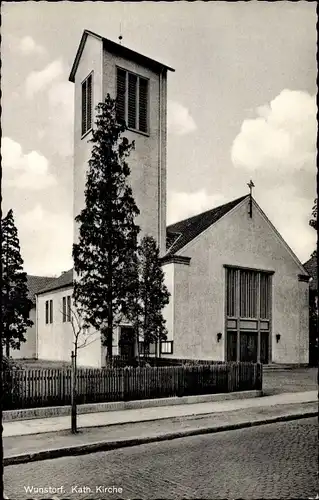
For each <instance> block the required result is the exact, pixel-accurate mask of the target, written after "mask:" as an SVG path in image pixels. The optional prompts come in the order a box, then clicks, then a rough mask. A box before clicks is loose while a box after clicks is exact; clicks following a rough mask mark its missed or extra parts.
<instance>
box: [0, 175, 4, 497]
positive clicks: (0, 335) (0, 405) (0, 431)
mask: <svg viewBox="0 0 319 500" xmlns="http://www.w3.org/2000/svg"><path fill="white" fill-rule="evenodd" d="M0 184H1V175H0ZM1 192H2V191H1V185H0V193H1ZM1 201H2V196H1V194H0V206H2V204H1ZM0 248H1V252H2V210H1V208H0ZM1 257H2V253H1ZM0 283H1V289H2V287H3V276H2V266H1V267H0ZM0 297H1V299H0V301H1V302H0V306H1V311H2V293H1V294H0ZM3 367H4V363H3V318H2V314H0V468H1V470H0V500H2V498H4V486H3V470H4V466H3V425H2V422H3V419H2V411H3V400H4V391H3V387H4V383H3V379H4V373H3Z"/></svg>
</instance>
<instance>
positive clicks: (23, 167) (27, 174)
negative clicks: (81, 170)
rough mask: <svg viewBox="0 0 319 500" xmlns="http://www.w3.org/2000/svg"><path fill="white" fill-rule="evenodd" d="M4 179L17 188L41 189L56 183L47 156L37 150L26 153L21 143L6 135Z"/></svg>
mask: <svg viewBox="0 0 319 500" xmlns="http://www.w3.org/2000/svg"><path fill="white" fill-rule="evenodd" d="M1 155H2V166H3V172H4V180H5V182H6V183H7V185H8V186H13V187H15V188H17V189H30V190H41V189H46V188H48V187H50V186H53V185H55V184H56V179H55V177H54V176H53V175H52V174H51V173H50V172H49V162H48V160H47V158H46V157H45V156H43V155H41V154H40V153H38V152H37V151H31V152H30V153H27V154H24V153H23V151H22V148H21V145H20V144H19V143H18V142H16V141H14V140H13V139H10V138H9V137H4V138H3V139H2V144H1Z"/></svg>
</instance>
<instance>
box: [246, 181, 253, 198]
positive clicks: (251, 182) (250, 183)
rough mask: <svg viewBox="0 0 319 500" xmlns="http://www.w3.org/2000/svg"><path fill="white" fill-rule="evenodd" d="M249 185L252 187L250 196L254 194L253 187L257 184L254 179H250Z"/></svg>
mask: <svg viewBox="0 0 319 500" xmlns="http://www.w3.org/2000/svg"><path fill="white" fill-rule="evenodd" d="M247 186H248V187H249V189H250V196H252V194H253V188H254V187H255V184H254V183H253V181H252V180H251V179H250V181H249V182H248V184H247Z"/></svg>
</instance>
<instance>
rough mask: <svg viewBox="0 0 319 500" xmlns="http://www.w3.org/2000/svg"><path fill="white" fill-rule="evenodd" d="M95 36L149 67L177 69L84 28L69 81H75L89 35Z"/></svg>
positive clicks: (104, 43) (166, 69) (118, 51)
mask: <svg viewBox="0 0 319 500" xmlns="http://www.w3.org/2000/svg"><path fill="white" fill-rule="evenodd" d="M89 35H90V36H93V37H94V38H96V39H98V40H100V41H101V42H102V43H103V45H104V46H105V47H106V48H107V49H109V50H110V52H112V53H113V54H119V55H122V56H123V57H126V58H127V59H132V60H134V61H137V62H141V63H142V64H144V65H146V66H148V67H153V68H156V69H157V70H162V71H163V70H164V71H173V72H174V71H175V70H174V69H173V68H171V67H170V66H166V65H165V64H163V63H160V62H159V61H156V60H155V59H151V58H150V57H147V56H144V55H143V54H140V53H139V52H136V51H135V50H132V49H129V48H128V47H125V46H124V45H120V44H119V43H116V42H113V41H112V40H109V39H108V38H104V37H102V36H101V35H98V34H97V33H94V32H93V31H90V30H84V31H83V34H82V38H81V41H80V44H79V47H78V50H77V53H76V56H75V59H74V62H73V65H72V69H71V72H70V75H69V81H70V82H72V83H74V81H75V74H76V71H77V68H78V65H79V62H80V59H81V56H82V52H83V49H84V46H85V42H86V40H87V37H88V36H89Z"/></svg>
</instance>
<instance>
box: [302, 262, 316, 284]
mask: <svg viewBox="0 0 319 500" xmlns="http://www.w3.org/2000/svg"><path fill="white" fill-rule="evenodd" d="M304 268H305V269H306V271H307V273H308V274H309V275H310V276H311V277H312V280H311V281H310V288H311V290H318V263H317V257H315V256H314V257H311V258H310V259H309V260H307V262H306V263H305V264H304Z"/></svg>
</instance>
